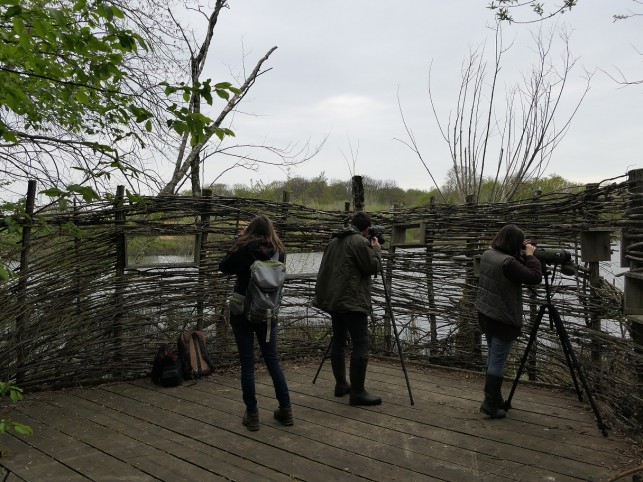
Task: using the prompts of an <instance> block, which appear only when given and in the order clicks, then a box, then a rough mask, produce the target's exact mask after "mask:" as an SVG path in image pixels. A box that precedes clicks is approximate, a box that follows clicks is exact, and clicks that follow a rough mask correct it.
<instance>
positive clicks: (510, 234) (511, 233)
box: [491, 224, 525, 256]
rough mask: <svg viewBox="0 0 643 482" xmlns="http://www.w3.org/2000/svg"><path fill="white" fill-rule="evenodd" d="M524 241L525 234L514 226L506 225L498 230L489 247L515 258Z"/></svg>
mask: <svg viewBox="0 0 643 482" xmlns="http://www.w3.org/2000/svg"><path fill="white" fill-rule="evenodd" d="M524 240H525V233H523V231H522V229H520V228H519V227H518V226H516V225H515V224H507V225H505V226H503V227H502V228H500V231H498V233H497V234H496V236H495V237H494V238H493V241H491V247H492V248H494V249H497V250H498V251H502V252H503V253H506V254H510V255H512V256H517V255H518V254H519V253H520V249H521V248H522V243H523V241H524Z"/></svg>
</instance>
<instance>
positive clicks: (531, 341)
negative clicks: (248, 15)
mask: <svg viewBox="0 0 643 482" xmlns="http://www.w3.org/2000/svg"><path fill="white" fill-rule="evenodd" d="M546 308H547V305H542V306H541V307H540V309H539V310H538V316H537V317H536V321H534V326H533V327H532V328H531V332H530V333H529V341H528V342H527V348H525V353H523V355H522V359H521V360H520V366H519V367H518V372H516V378H515V379H514V381H513V384H512V385H511V391H510V392H509V396H508V397H507V399H506V400H505V410H509V409H510V408H511V399H512V398H513V396H514V392H515V391H516V387H517V386H518V381H519V380H520V375H522V371H523V370H524V368H525V363H527V357H528V355H529V350H531V347H532V345H533V344H534V341H535V340H536V335H537V334H538V327H539V326H540V322H541V321H542V319H543V316H544V315H545V309H546Z"/></svg>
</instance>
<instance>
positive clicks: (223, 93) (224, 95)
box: [215, 89, 230, 100]
mask: <svg viewBox="0 0 643 482" xmlns="http://www.w3.org/2000/svg"><path fill="white" fill-rule="evenodd" d="M215 92H216V93H217V95H218V96H219V97H221V98H222V99H225V100H228V99H229V98H230V94H228V92H227V91H226V90H221V89H216V90H215Z"/></svg>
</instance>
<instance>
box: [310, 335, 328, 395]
mask: <svg viewBox="0 0 643 482" xmlns="http://www.w3.org/2000/svg"><path fill="white" fill-rule="evenodd" d="M332 344H333V337H332V336H331V337H330V342H329V343H328V346H327V347H326V352H325V353H324V356H323V357H322V359H321V362H320V363H319V368H317V373H315V378H313V385H314V384H315V382H316V381H317V377H318V376H319V372H321V369H322V367H323V366H324V361H326V358H328V353H329V352H330V347H331V346H332Z"/></svg>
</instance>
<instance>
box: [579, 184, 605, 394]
mask: <svg viewBox="0 0 643 482" xmlns="http://www.w3.org/2000/svg"><path fill="white" fill-rule="evenodd" d="M598 188H599V185H598V184H587V185H586V186H585V203H584V205H585V206H586V213H587V214H586V215H587V218H588V220H590V221H595V220H596V218H597V217H598ZM581 245H582V243H581ZM587 264H588V268H589V270H588V275H589V307H590V314H589V316H590V322H589V327H590V328H591V329H592V330H594V331H596V332H600V331H601V315H600V314H599V312H598V310H596V309H592V307H593V306H600V305H601V300H600V295H599V294H598V287H599V284H600V280H601V276H600V271H599V263H598V261H597V260H591V261H588V262H587ZM592 338H593V340H592V343H591V347H592V348H591V357H592V363H594V364H595V365H596V372H597V373H600V371H601V366H600V365H601V344H600V341H599V340H598V337H596V336H593V337H592ZM597 385H598V386H600V383H599V384H597Z"/></svg>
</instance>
